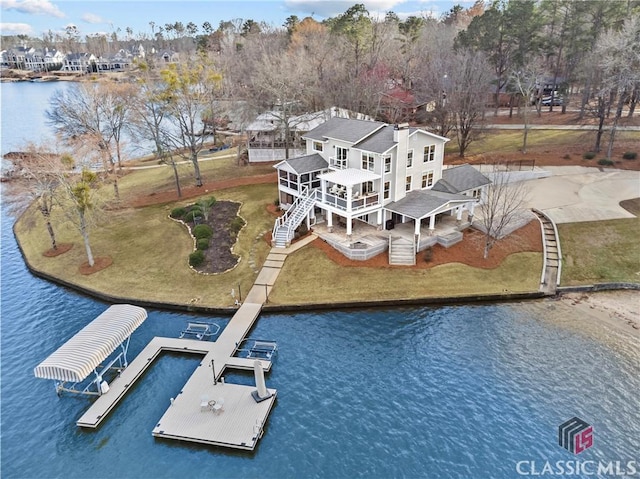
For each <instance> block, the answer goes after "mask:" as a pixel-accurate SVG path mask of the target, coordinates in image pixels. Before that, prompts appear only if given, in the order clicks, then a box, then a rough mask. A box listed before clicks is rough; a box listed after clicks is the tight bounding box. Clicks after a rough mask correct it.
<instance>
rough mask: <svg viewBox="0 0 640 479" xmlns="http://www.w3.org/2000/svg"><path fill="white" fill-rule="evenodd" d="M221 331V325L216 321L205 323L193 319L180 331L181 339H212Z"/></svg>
mask: <svg viewBox="0 0 640 479" xmlns="http://www.w3.org/2000/svg"><path fill="white" fill-rule="evenodd" d="M219 332H220V326H219V325H218V324H215V323H203V322H199V321H191V322H189V323H188V324H187V328H186V329H184V330H182V332H180V339H183V338H188V339H194V338H195V339H198V340H200V341H202V340H203V339H207V340H209V339H211V338H212V337H213V336H215V335H216V334H218V333H219Z"/></svg>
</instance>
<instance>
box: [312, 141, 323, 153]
mask: <svg viewBox="0 0 640 479" xmlns="http://www.w3.org/2000/svg"><path fill="white" fill-rule="evenodd" d="M322 147H323V145H322V143H321V142H319V141H314V142H313V151H322Z"/></svg>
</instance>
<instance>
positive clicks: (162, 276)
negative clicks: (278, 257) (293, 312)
mask: <svg viewBox="0 0 640 479" xmlns="http://www.w3.org/2000/svg"><path fill="white" fill-rule="evenodd" d="M210 194H211V193H209V194H207V195H205V196H210ZM275 195H276V186H275V185H254V186H245V187H239V188H234V189H228V190H222V191H217V192H215V196H216V198H218V199H220V200H224V199H229V200H233V201H237V202H240V203H242V207H241V208H240V215H241V216H242V217H243V218H244V219H245V220H246V221H247V226H246V227H245V228H243V230H242V231H241V232H240V235H239V237H238V242H237V244H236V246H235V248H234V252H235V253H236V254H239V255H240V256H241V258H242V259H241V261H240V263H239V265H238V266H237V267H236V268H235V269H233V270H232V271H230V272H228V273H224V274H219V275H203V274H199V273H196V272H194V271H193V270H192V269H191V268H190V267H189V265H188V256H189V254H190V253H191V252H192V251H193V244H192V240H191V238H190V236H189V235H188V233H187V231H186V229H185V228H184V226H182V225H181V224H179V223H177V222H175V221H173V220H171V219H169V218H168V214H169V212H170V210H171V209H172V208H173V207H174V206H175V204H168V205H164V206H152V207H147V208H136V209H133V208H129V209H122V210H117V211H109V212H107V213H106V215H105V216H103V218H102V221H101V226H99V227H96V228H95V229H93V230H92V231H91V233H90V238H91V246H92V250H93V254H94V256H95V257H100V256H110V257H111V258H112V260H113V264H112V265H111V266H110V267H108V268H106V269H104V270H102V271H100V272H97V273H94V274H92V275H89V276H84V275H81V274H80V273H79V272H78V268H79V266H80V265H81V264H82V263H83V262H85V261H86V260H87V259H86V254H85V249H84V246H83V244H82V241H81V237H80V235H79V233H78V232H77V230H75V229H74V227H73V226H71V225H70V223H68V222H66V221H65V219H64V218H63V217H62V216H61V215H60V213H59V212H58V214H56V215H55V216H54V218H53V225H54V228H55V231H56V234H57V238H58V242H60V243H74V247H73V249H72V250H70V251H69V252H67V253H65V254H63V255H60V256H58V257H54V258H46V257H44V256H43V255H42V253H43V252H44V251H46V250H47V249H48V248H49V247H50V244H49V240H48V235H47V233H46V230H45V227H44V224H43V222H42V219H41V217H40V214H39V213H38V212H37V211H35V210H33V209H32V210H30V211H28V212H27V213H26V214H25V215H23V217H22V218H20V220H19V221H18V222H17V223H16V233H17V236H18V238H19V242H20V244H21V245H22V247H23V249H24V251H25V255H26V256H27V258H28V259H29V262H30V263H31V265H32V266H33V267H34V268H36V269H37V270H39V271H41V272H43V273H46V274H49V275H52V276H54V277H60V278H63V279H64V280H65V281H68V282H70V283H72V284H76V285H78V286H81V287H83V288H87V289H90V290H95V291H100V292H102V293H105V294H107V295H110V296H113V297H116V298H130V299H135V300H140V301H145V300H147V301H158V302H163V303H170V304H180V305H189V304H197V305H199V306H206V307H228V306H231V305H232V304H233V298H232V297H231V289H235V290H236V291H237V290H238V285H240V289H241V291H244V292H247V291H249V289H250V287H251V286H252V285H253V282H254V280H255V278H256V274H255V272H254V271H253V269H252V268H251V267H250V266H249V261H248V258H249V256H250V253H251V256H252V257H255V260H256V262H257V263H259V264H262V262H264V259H265V258H266V256H267V254H268V251H269V246H268V245H267V244H266V243H265V242H264V241H262V240H256V237H257V236H258V235H260V234H261V233H263V232H264V231H271V228H272V226H273V217H272V216H271V215H270V214H269V213H268V212H267V211H266V205H267V203H269V202H268V201H265V198H273V197H275ZM190 201H193V200H190ZM187 202H188V201H185V202H182V203H187Z"/></svg>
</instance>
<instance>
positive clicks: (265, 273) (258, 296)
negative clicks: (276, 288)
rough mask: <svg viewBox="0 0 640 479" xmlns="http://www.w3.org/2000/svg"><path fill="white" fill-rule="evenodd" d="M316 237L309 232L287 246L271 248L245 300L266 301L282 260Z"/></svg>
mask: <svg viewBox="0 0 640 479" xmlns="http://www.w3.org/2000/svg"><path fill="white" fill-rule="evenodd" d="M316 238H317V235H315V234H310V235H308V236H307V237H305V238H303V239H301V240H300V241H296V242H295V243H293V244H292V245H291V246H289V247H288V248H271V251H270V252H269V255H268V256H267V260H266V261H265V263H264V265H263V266H262V269H261V270H260V273H259V274H258V277H257V278H256V280H255V282H254V283H253V287H252V288H251V290H250V291H249V294H248V295H247V297H246V298H245V302H247V303H260V304H265V303H268V302H269V293H270V292H271V290H272V289H273V284H274V283H275V282H276V279H278V275H279V274H280V271H281V270H282V267H283V266H284V261H285V260H286V259H287V255H289V254H291V253H293V252H294V251H298V250H299V249H300V248H302V247H304V246H306V245H308V244H309V243H311V242H312V241H313V240H314V239H316Z"/></svg>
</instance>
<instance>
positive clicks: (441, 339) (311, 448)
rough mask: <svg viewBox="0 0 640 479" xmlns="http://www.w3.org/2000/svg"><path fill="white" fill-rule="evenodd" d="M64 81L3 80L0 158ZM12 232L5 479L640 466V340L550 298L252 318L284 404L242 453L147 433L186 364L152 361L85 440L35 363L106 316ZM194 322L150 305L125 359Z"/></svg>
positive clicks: (4, 315)
mask: <svg viewBox="0 0 640 479" xmlns="http://www.w3.org/2000/svg"><path fill="white" fill-rule="evenodd" d="M58 86H59V85H53V84H29V83H21V84H2V85H1V87H0V88H1V93H2V151H3V152H6V151H9V150H11V149H15V148H16V145H17V143H15V141H14V140H15V139H16V138H18V137H19V136H20V134H27V135H30V134H31V133H33V134H34V135H35V134H42V133H43V132H45V131H46V125H45V123H44V121H43V120H42V118H41V115H42V109H43V108H45V107H46V100H47V98H48V96H47V95H49V94H50V92H51V91H52V90H54V89H55V87H58ZM38 112H39V113H38ZM39 115H40V116H39ZM36 130H38V131H36ZM25 131H26V133H25ZM13 221H14V219H13V218H12V217H11V216H9V215H8V213H7V212H6V211H5V209H4V208H3V210H2V243H1V248H2V250H1V307H2V309H1V326H2V330H1V341H2V342H1V360H2V363H1V368H2V369H1V380H2V382H1V393H2V402H1V413H2V423H1V453H2V455H1V459H2V463H1V468H0V472H1V475H2V477H3V478H75V477H78V478H80V477H82V478H84V477H95V478H102V477H104V478H147V477H148V478H163V477H194V478H199V477H203V478H204V477H206V478H211V477H224V478H236V477H237V478H248V477H251V478H254V477H255V478H289V477H290V478H313V477H321V478H324V477H336V478H343V477H344V478H352V477H376V478H377V477H380V478H388V477H433V478H449V477H451V478H484V477H491V478H503V477H504V478H508V477H517V472H516V464H517V462H518V461H536V462H537V463H539V464H542V463H544V461H550V462H555V461H565V460H576V459H579V460H580V461H606V462H608V461H616V460H620V461H623V462H625V463H626V461H629V460H638V451H639V450H640V417H639V413H640V404H639V400H638V392H639V391H640V375H639V374H638V373H639V372H640V353H639V345H638V341H637V340H634V339H631V338H630V337H629V336H625V335H624V334H621V333H619V332H617V331H615V330H609V329H606V327H605V326H603V327H602V328H600V327H599V326H597V327H596V330H595V331H590V332H589V333H583V332H580V330H579V329H577V328H575V327H572V326H571V325H569V324H567V321H566V318H568V317H571V315H575V314H576V313H575V312H574V311H573V310H572V309H571V308H570V307H568V306H566V305H564V304H561V303H559V302H553V301H536V302H528V303H512V304H500V305H491V304H483V305H471V306H469V305H466V306H447V307H437V308H435V307H434V308H429V307H416V308H391V309H375V310H373V309H362V310H350V311H332V312H308V313H298V314H265V315H262V316H261V318H260V319H259V321H258V323H257V325H256V327H255V330H254V331H253V332H252V333H251V334H252V335H253V336H256V337H264V338H269V339H275V340H277V341H278V345H279V353H278V357H277V359H276V362H275V364H274V367H273V369H272V371H271V372H270V373H269V374H267V376H266V380H267V385H268V386H269V387H273V388H276V389H278V399H277V402H276V405H275V407H274V409H273V411H272V413H271V415H270V417H269V420H268V422H267V427H266V430H265V435H264V437H263V439H262V440H261V441H260V443H259V444H258V447H257V449H256V451H254V452H253V453H246V452H236V451H232V450H225V449H219V448H210V447H204V446H194V445H189V444H183V443H180V442H175V441H162V440H156V439H154V438H153V437H152V435H151V430H152V429H153V427H154V425H155V424H156V422H157V420H158V419H159V418H160V417H161V416H162V414H163V413H164V411H165V409H166V408H167V407H168V405H169V398H170V397H174V396H175V394H176V392H177V391H179V389H180V388H181V386H182V385H183V384H184V382H185V381H186V379H187V378H188V377H189V375H190V374H191V372H192V371H193V369H194V368H195V367H196V365H197V359H194V358H193V357H191V356H181V355H165V356H163V357H161V358H160V360H158V361H156V363H155V364H154V365H153V366H152V368H151V369H150V370H149V371H148V372H147V373H146V375H145V376H144V378H143V379H142V380H141V381H139V384H138V385H137V386H136V387H135V388H134V389H133V390H132V391H131V392H130V393H129V394H128V395H127V397H126V398H125V399H124V400H123V402H122V403H121V404H120V405H119V406H118V407H117V408H116V409H115V410H114V411H113V412H112V413H111V415H110V417H109V418H108V419H107V420H106V421H105V423H104V424H103V426H102V427H101V428H99V429H98V430H96V431H85V430H81V429H79V428H78V427H76V426H75V421H76V420H77V419H78V417H79V416H80V415H81V414H82V413H83V412H84V411H85V410H86V409H87V407H88V405H89V400H87V399H84V398H76V397H72V396H70V395H66V396H62V397H60V398H59V397H57V396H56V394H55V392H54V388H53V384H52V383H51V382H49V381H45V380H40V379H36V378H35V377H34V376H33V368H34V367H35V366H36V365H37V364H38V363H39V362H40V361H42V360H43V359H44V358H46V357H47V356H48V355H49V354H50V353H51V352H52V351H54V350H55V349H57V348H58V347H59V346H60V345H61V344H63V343H64V342H65V341H66V340H67V339H68V338H69V337H70V336H72V335H73V334H74V333H75V332H76V331H77V330H79V329H80V328H81V327H83V326H84V325H85V324H87V323H88V322H89V321H91V320H93V319H94V318H95V317H96V316H97V315H98V314H100V313H101V312H102V311H103V310H104V309H106V307H107V306H108V305H107V304H105V303H102V302H99V301H95V300H93V299H90V298H87V297H85V296H82V295H79V294H76V293H74V292H72V291H70V290H67V289H65V288H61V287H58V286H55V285H53V284H51V283H49V282H47V281H43V280H41V279H38V278H36V277H34V276H33V275H31V274H30V273H29V272H28V271H27V269H26V268H25V266H24V263H23V261H22V258H21V256H20V253H19V251H18V248H17V246H16V243H15V239H14V238H13V234H12V231H11V225H12V223H13ZM44 234H46V233H44ZM381 288H382V286H381ZM192 318H193V316H191V315H188V314H178V313H169V312H164V311H159V310H150V311H149V318H148V319H147V321H146V322H145V323H144V324H143V325H142V326H141V327H140V328H139V329H138V330H137V331H136V332H135V333H134V335H133V336H132V340H131V345H130V352H129V358H130V359H132V358H133V357H135V355H136V354H137V353H138V352H139V351H140V350H141V349H142V348H143V347H144V346H145V345H146V344H147V342H148V341H149V340H150V339H151V338H152V337H154V336H158V335H166V336H172V337H175V336H177V335H178V333H179V332H180V330H181V329H182V328H183V327H184V325H185V323H186V321H187V320H188V319H192ZM207 320H212V321H216V322H218V323H219V324H221V325H222V326H224V325H225V324H226V323H227V321H228V318H227V317H207ZM571 324H573V322H571ZM227 379H228V380H229V381H238V382H244V383H249V381H251V380H252V378H251V376H247V375H243V374H240V373H234V374H229V375H227ZM573 416H579V417H580V418H582V419H583V420H585V421H587V422H588V423H589V424H591V425H593V426H594V431H595V433H594V435H595V442H594V446H593V447H592V448H590V449H588V450H586V451H585V452H583V453H582V454H580V455H579V456H575V455H573V454H571V453H569V452H568V451H566V450H564V449H562V448H561V447H559V446H558V444H557V428H558V425H559V424H561V423H562V422H564V421H565V420H567V419H569V418H571V417H573ZM639 469H640V468H639ZM574 477H576V476H574Z"/></svg>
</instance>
